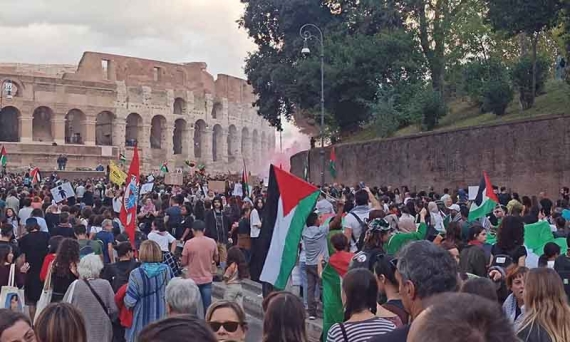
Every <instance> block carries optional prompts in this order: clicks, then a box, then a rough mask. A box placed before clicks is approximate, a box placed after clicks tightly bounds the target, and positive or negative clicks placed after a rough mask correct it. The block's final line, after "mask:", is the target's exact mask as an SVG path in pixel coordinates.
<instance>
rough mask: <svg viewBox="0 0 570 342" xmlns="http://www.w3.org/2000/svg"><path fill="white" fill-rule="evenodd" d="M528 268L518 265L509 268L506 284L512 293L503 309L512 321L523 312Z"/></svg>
mask: <svg viewBox="0 0 570 342" xmlns="http://www.w3.org/2000/svg"><path fill="white" fill-rule="evenodd" d="M528 271H529V270H528V268H526V267H521V266H517V265H513V266H511V267H510V268H509V269H508V270H507V277H506V285H507V288H508V289H509V291H511V294H510V295H509V296H508V297H507V299H506V300H505V302H504V303H503V311H504V312H505V315H507V318H508V319H509V320H510V321H511V322H515V321H516V320H517V319H518V318H519V316H520V315H521V314H522V308H523V306H524V289H525V282H526V280H525V278H526V274H527V273H528Z"/></svg>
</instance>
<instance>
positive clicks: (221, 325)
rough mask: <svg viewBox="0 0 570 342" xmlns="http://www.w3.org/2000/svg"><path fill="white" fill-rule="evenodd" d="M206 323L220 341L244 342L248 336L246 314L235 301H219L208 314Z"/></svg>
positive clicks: (211, 307)
mask: <svg viewBox="0 0 570 342" xmlns="http://www.w3.org/2000/svg"><path fill="white" fill-rule="evenodd" d="M206 322H208V325H209V326H210V328H212V331H213V332H214V333H215V334H216V337H217V338H218V341H236V342H244V341H245V336H246V334H247V327H248V326H247V321H246V317H245V312H243V309H242V308H241V306H240V305H239V304H237V303H236V302H233V301H225V300H224V301H217V302H215V303H213V304H212V305H210V307H209V308H208V311H207V312H206Z"/></svg>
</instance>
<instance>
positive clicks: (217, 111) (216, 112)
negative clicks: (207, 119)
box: [212, 102, 224, 119]
mask: <svg viewBox="0 0 570 342" xmlns="http://www.w3.org/2000/svg"><path fill="white" fill-rule="evenodd" d="M223 109H224V106H223V105H222V103H221V102H215V103H214V107H213V108H212V118H213V119H221V118H222V113H223Z"/></svg>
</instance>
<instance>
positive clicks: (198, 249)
mask: <svg viewBox="0 0 570 342" xmlns="http://www.w3.org/2000/svg"><path fill="white" fill-rule="evenodd" d="M205 229H206V225H205V224H204V221H200V220H196V221H194V225H193V227H192V231H193V232H194V237H193V238H192V239H190V240H188V241H187V242H186V244H185V245H184V249H183V250H182V258H181V259H180V264H181V265H182V266H189V267H188V278H190V279H192V280H194V282H196V284H197V285H198V288H200V296H201V297H202V305H203V307H204V308H207V307H209V306H210V303H211V302H212V281H213V276H212V266H213V265H215V262H216V259H217V258H218V246H217V244H216V241H214V240H213V239H211V238H209V237H207V236H204V230H205Z"/></svg>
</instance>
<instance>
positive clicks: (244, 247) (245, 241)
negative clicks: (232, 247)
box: [237, 207, 251, 263]
mask: <svg viewBox="0 0 570 342" xmlns="http://www.w3.org/2000/svg"><path fill="white" fill-rule="evenodd" d="M250 213H251V210H250V208H249V207H243V208H242V209H241V217H240V219H239V222H238V228H237V236H238V240H237V246H238V247H239V248H240V249H241V251H242V253H243V254H244V256H245V260H246V261H247V262H248V263H249V261H250V256H251V237H250V233H251V226H250V222H249V215H250Z"/></svg>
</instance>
